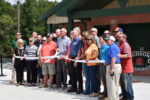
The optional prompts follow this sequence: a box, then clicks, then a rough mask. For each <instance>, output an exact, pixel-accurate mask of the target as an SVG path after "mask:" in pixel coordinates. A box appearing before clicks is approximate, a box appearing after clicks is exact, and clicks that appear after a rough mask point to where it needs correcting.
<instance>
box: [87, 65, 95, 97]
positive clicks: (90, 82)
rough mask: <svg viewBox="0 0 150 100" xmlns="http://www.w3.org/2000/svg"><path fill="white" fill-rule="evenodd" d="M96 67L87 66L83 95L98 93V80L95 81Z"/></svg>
mask: <svg viewBox="0 0 150 100" xmlns="http://www.w3.org/2000/svg"><path fill="white" fill-rule="evenodd" d="M97 70H98V66H87V73H86V74H87V78H86V82H87V84H86V89H85V94H90V93H97V91H98V79H97Z"/></svg>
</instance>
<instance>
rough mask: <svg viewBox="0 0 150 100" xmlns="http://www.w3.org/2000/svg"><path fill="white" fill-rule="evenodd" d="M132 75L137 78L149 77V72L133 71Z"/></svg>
mask: <svg viewBox="0 0 150 100" xmlns="http://www.w3.org/2000/svg"><path fill="white" fill-rule="evenodd" d="M134 75H138V76H150V70H147V71H135V72H134Z"/></svg>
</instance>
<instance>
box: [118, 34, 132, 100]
mask: <svg viewBox="0 0 150 100" xmlns="http://www.w3.org/2000/svg"><path fill="white" fill-rule="evenodd" d="M118 39H119V42H120V45H119V47H120V51H121V54H119V55H118V57H119V58H121V65H122V74H121V80H120V81H121V82H120V83H121V89H122V93H123V100H134V92H133V88H132V73H133V62H132V51H131V47H130V45H129V44H128V42H127V41H126V39H127V36H126V34H123V33H122V34H120V35H119V37H118Z"/></svg>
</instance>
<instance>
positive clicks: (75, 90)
mask: <svg viewBox="0 0 150 100" xmlns="http://www.w3.org/2000/svg"><path fill="white" fill-rule="evenodd" d="M67 92H77V89H74V88H73V87H70V88H69V89H68V90H67Z"/></svg>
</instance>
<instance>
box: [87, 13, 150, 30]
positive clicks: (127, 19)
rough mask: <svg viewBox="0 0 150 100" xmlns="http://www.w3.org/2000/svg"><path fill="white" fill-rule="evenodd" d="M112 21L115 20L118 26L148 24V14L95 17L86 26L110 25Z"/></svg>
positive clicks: (149, 16) (149, 19) (149, 15)
mask: <svg viewBox="0 0 150 100" xmlns="http://www.w3.org/2000/svg"><path fill="white" fill-rule="evenodd" d="M112 20H116V21H117V23H118V24H130V23H148V22H150V14H134V15H123V16H106V17H97V18H93V19H92V20H91V21H90V22H88V23H87V24H88V27H89V28H90V27H92V26H94V25H111V21H112Z"/></svg>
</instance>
